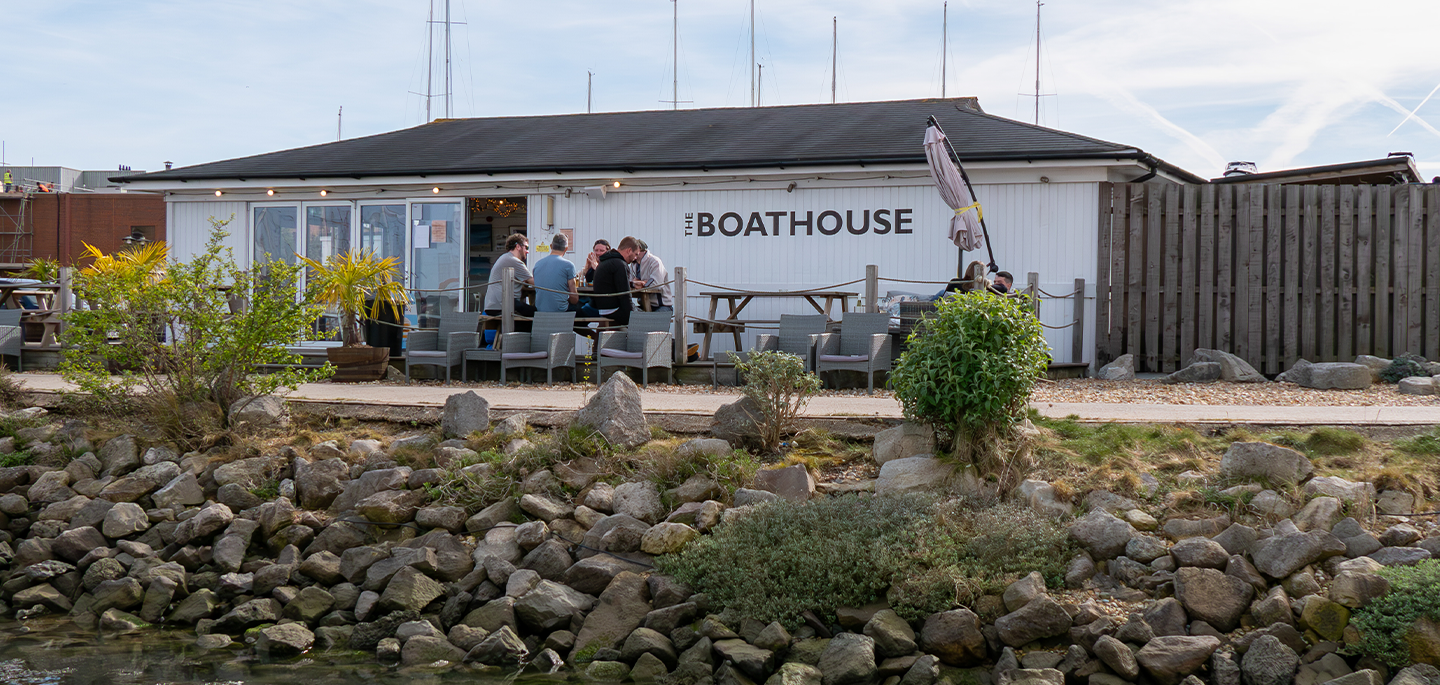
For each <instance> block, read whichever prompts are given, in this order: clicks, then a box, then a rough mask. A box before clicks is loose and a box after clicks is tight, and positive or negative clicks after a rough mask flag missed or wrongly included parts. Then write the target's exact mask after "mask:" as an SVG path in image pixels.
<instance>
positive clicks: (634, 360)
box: [595, 312, 675, 387]
mask: <svg viewBox="0 0 1440 685" xmlns="http://www.w3.org/2000/svg"><path fill="white" fill-rule="evenodd" d="M672 339H673V338H672V337H671V334H670V312H630V324H629V325H628V326H626V330H623V331H611V332H605V333H601V334H600V340H599V341H598V342H596V343H595V364H596V371H595V384H596V385H599V384H600V379H601V378H603V377H604V375H605V367H607V366H628V367H630V368H638V369H640V381H641V384H642V385H645V386H646V387H649V385H650V367H652V366H663V367H665V368H666V369H667V371H668V370H669V369H671V368H672V367H673V364H674V361H675V354H674V350H673V349H672V348H673V347H674V346H673V345H672V344H671V340H672Z"/></svg>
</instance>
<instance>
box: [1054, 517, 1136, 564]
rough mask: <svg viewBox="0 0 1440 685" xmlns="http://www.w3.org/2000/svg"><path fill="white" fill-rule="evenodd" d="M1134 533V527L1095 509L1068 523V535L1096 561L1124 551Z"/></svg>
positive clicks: (1118, 554)
mask: <svg viewBox="0 0 1440 685" xmlns="http://www.w3.org/2000/svg"><path fill="white" fill-rule="evenodd" d="M1135 534H1136V531H1135V527H1134V526H1131V525H1130V524H1129V523H1126V522H1125V521H1122V520H1120V519H1118V518H1115V517H1114V516H1111V515H1110V514H1109V513H1108V512H1106V511H1105V510H1103V509H1097V510H1095V511H1092V512H1090V513H1088V514H1086V515H1084V516H1081V517H1080V518H1079V519H1076V521H1075V522H1074V523H1072V524H1070V537H1072V538H1075V540H1076V541H1077V542H1079V543H1080V544H1081V545H1082V546H1084V547H1085V549H1087V550H1088V551H1089V552H1090V555H1091V556H1092V557H1093V558H1094V559H1095V560H1097V561H1100V560H1104V559H1114V558H1115V557H1118V556H1120V555H1121V554H1124V553H1125V546H1126V545H1127V544H1129V543H1130V538H1131V537H1134V536H1135Z"/></svg>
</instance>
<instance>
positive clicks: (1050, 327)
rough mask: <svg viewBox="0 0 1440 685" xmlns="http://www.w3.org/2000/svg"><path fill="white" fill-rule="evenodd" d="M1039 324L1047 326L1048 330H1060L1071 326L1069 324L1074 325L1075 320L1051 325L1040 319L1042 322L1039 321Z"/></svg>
mask: <svg viewBox="0 0 1440 685" xmlns="http://www.w3.org/2000/svg"><path fill="white" fill-rule="evenodd" d="M1040 325H1041V326H1044V327H1046V328H1049V329H1050V330H1054V331H1058V330H1062V329H1065V328H1069V327H1071V326H1074V325H1075V322H1074V321H1071V322H1070V323H1067V324H1065V325H1064V326H1051V325H1050V324H1048V323H1045V322H1043V321H1042V322H1040Z"/></svg>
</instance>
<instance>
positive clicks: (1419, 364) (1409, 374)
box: [1380, 354, 1430, 383]
mask: <svg viewBox="0 0 1440 685" xmlns="http://www.w3.org/2000/svg"><path fill="white" fill-rule="evenodd" d="M1424 363H1425V358H1424V357H1421V356H1418V355H1414V354H1402V355H1400V356H1398V357H1396V358H1395V359H1394V360H1392V361H1391V362H1390V365H1389V366H1387V367H1385V369H1384V370H1383V371H1381V372H1380V380H1382V381H1385V382H1386V383H1399V382H1400V380H1401V379H1404V378H1413V377H1415V376H1426V377H1428V376H1429V375H1430V374H1428V373H1425V367H1424V366H1423V364H1424Z"/></svg>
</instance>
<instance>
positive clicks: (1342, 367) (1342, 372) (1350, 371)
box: [1285, 362, 1373, 390]
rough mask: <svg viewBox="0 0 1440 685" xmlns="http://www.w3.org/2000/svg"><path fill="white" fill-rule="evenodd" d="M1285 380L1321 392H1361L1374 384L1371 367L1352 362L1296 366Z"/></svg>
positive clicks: (1286, 373)
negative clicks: (1333, 390) (1336, 390)
mask: <svg viewBox="0 0 1440 685" xmlns="http://www.w3.org/2000/svg"><path fill="white" fill-rule="evenodd" d="M1285 380H1287V381H1290V382H1291V383H1295V384H1297V385H1302V386H1304V387H1307V388H1316V389H1319V390H1330V389H1340V390H1359V389H1363V388H1368V387H1370V384H1371V383H1372V382H1373V379H1372V376H1371V375H1370V367H1368V366H1365V365H1364V364H1352V363H1350V362H1322V363H1319V364H1303V365H1302V364H1296V365H1295V366H1293V367H1291V368H1290V370H1289V371H1286V372H1285Z"/></svg>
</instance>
